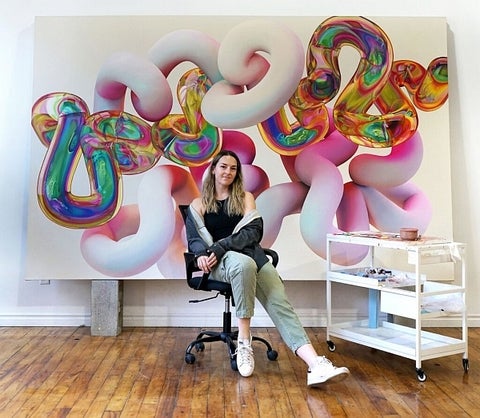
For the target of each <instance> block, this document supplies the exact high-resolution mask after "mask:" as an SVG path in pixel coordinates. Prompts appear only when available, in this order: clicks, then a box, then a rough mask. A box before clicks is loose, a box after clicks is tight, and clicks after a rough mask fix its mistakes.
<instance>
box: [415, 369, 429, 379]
mask: <svg viewBox="0 0 480 418" xmlns="http://www.w3.org/2000/svg"><path fill="white" fill-rule="evenodd" d="M417 379H418V381H419V382H425V380H427V375H426V374H425V372H424V371H423V370H422V369H417Z"/></svg>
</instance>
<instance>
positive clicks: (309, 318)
mask: <svg viewBox="0 0 480 418" xmlns="http://www.w3.org/2000/svg"><path fill="white" fill-rule="evenodd" d="M297 314H298V316H299V318H300V321H301V323H302V324H303V326H304V327H308V328H310V327H325V326H326V324H327V322H326V314H325V312H324V311H322V310H316V309H297ZM335 317H336V318H340V319H341V321H342V322H343V321H350V320H355V319H360V318H358V316H356V315H354V314H353V313H352V312H348V311H347V312H336V313H335ZM221 321H222V315H221V313H214V312H196V313H195V315H192V313H191V312H188V313H182V312H178V313H172V312H170V313H159V314H152V315H145V314H144V315H136V314H129V313H128V312H126V313H125V314H124V317H123V325H124V326H125V327H201V328H204V327H215V328H216V327H220V326H221ZM235 321H236V320H235V316H234V314H232V323H233V324H234V325H235ZM422 324H423V326H424V327H460V326H461V318H460V316H458V315H451V316H443V317H440V318H434V319H428V320H424V321H422ZM467 324H468V327H475V328H476V327H480V315H469V316H468V320H467ZM0 326H2V327H15V326H44V327H48V326H60V327H61V326H66V327H71V326H90V316H89V315H66V314H62V315H53V314H49V315H0ZM252 326H253V327H273V326H274V325H273V323H272V321H271V319H270V317H269V316H268V315H267V314H266V313H265V312H258V313H257V314H256V315H255V317H254V318H253V319H252Z"/></svg>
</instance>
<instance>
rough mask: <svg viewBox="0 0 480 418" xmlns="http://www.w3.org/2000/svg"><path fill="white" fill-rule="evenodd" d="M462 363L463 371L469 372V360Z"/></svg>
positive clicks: (466, 359) (465, 359) (463, 360)
mask: <svg viewBox="0 0 480 418" xmlns="http://www.w3.org/2000/svg"><path fill="white" fill-rule="evenodd" d="M462 363H463V370H465V371H466V372H468V369H469V368H470V365H469V364H468V358H464V359H462Z"/></svg>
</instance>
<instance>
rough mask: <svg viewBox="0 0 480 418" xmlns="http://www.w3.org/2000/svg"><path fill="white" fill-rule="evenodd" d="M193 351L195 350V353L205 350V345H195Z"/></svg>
mask: <svg viewBox="0 0 480 418" xmlns="http://www.w3.org/2000/svg"><path fill="white" fill-rule="evenodd" d="M195 350H197V352H199V351H203V350H205V344H204V343H196V344H195Z"/></svg>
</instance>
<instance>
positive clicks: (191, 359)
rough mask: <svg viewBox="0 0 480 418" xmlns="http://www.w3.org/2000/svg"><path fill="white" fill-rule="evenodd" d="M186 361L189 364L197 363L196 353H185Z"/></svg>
mask: <svg viewBox="0 0 480 418" xmlns="http://www.w3.org/2000/svg"><path fill="white" fill-rule="evenodd" d="M185 363H187V364H193V363H195V355H194V354H192V353H187V354H185Z"/></svg>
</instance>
